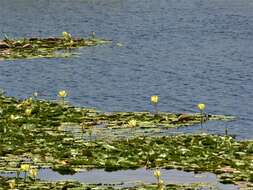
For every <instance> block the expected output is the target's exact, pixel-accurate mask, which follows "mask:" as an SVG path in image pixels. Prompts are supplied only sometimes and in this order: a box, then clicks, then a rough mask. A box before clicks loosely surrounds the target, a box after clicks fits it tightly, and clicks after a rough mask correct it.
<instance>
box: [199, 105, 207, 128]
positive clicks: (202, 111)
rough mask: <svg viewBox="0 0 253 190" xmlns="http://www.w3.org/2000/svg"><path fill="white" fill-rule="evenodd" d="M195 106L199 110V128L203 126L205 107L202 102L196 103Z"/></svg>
mask: <svg viewBox="0 0 253 190" xmlns="http://www.w3.org/2000/svg"><path fill="white" fill-rule="evenodd" d="M197 108H198V109H199V110H200V115H201V122H200V125H201V128H202V127H203V122H204V120H205V112H204V111H205V108H206V105H205V104H203V103H199V104H197Z"/></svg>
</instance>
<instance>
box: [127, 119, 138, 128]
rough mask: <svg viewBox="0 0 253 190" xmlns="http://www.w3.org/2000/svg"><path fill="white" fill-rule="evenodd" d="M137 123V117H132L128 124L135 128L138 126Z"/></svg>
mask: <svg viewBox="0 0 253 190" xmlns="http://www.w3.org/2000/svg"><path fill="white" fill-rule="evenodd" d="M136 125H137V121H136V120H135V119H131V120H130V121H128V126H129V127H131V128H133V127H136Z"/></svg>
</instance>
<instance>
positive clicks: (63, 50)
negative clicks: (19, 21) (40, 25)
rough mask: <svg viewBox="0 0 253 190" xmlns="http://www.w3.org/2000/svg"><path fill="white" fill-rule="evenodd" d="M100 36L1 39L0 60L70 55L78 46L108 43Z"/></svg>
mask: <svg viewBox="0 0 253 190" xmlns="http://www.w3.org/2000/svg"><path fill="white" fill-rule="evenodd" d="M108 42H109V41H108V40H104V39H99V38H95V37H93V38H87V39H84V38H68V39H66V38H64V37H59V38H56V37H55V38H24V39H8V38H6V39H4V40H0V60H5V59H24V58H25V59H33V58H42V57H45V58H51V57H68V56H70V55H72V54H73V52H72V50H73V49H75V48H78V47H88V46H96V45H101V44H105V43H108Z"/></svg>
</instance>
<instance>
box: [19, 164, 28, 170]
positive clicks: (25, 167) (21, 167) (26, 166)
mask: <svg viewBox="0 0 253 190" xmlns="http://www.w3.org/2000/svg"><path fill="white" fill-rule="evenodd" d="M29 168H30V165H29V164H21V166H20V169H21V171H24V172H28V171H29Z"/></svg>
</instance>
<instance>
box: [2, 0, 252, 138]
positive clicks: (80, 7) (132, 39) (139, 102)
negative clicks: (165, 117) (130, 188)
mask: <svg viewBox="0 0 253 190" xmlns="http://www.w3.org/2000/svg"><path fill="white" fill-rule="evenodd" d="M252 8H253V2H252V1H251V0H244V1H237V0H212V1H209V0H191V1H188V0H170V1H169V0H158V1H154V0H143V1H134V0H107V1H100V0H76V1H74V2H73V1H71V2H70V1H67V0H54V1H53V0H52V1H51V0H36V1H35V0H0V38H3V37H4V34H7V35H8V36H10V37H15V38H19V37H31V36H40V37H47V36H59V35H61V32H62V31H68V32H70V33H71V34H72V35H73V36H79V37H87V36H88V35H89V34H90V33H91V31H95V32H96V34H97V36H98V37H104V38H106V39H112V40H113V42H112V44H110V45H105V46H100V47H92V48H82V49H79V50H77V51H76V53H77V54H78V55H77V56H75V57H71V58H66V59H60V58H55V59H34V60H16V61H0V87H1V88H3V89H5V90H6V91H7V94H8V95H10V96H16V97H20V98H25V97H28V96H30V95H31V94H32V93H33V92H34V91H38V92H39V93H40V94H41V97H42V98H46V99H55V98H56V97H57V95H56V94H57V92H58V91H59V90H60V89H66V90H67V91H68V92H69V94H70V96H69V98H68V100H69V101H71V102H72V103H73V104H75V105H79V106H89V107H97V108H98V109H100V110H103V111H143V110H151V109H152V107H151V105H150V104H149V97H150V96H151V95H154V94H157V95H159V96H160V102H159V110H161V111H173V112H195V111H196V107H195V105H196V104H197V103H199V102H204V103H206V105H207V112H209V113H215V114H230V115H235V116H237V117H238V120H237V121H235V122H231V123H226V124H224V123H219V125H218V126H217V125H213V124H209V125H208V126H207V127H208V129H209V130H210V131H212V132H220V133H221V132H223V131H224V127H225V126H227V127H228V128H229V132H230V133H233V134H237V135H238V138H243V139H245V138H252V137H253V127H252V124H253V119H252V114H253V109H252V107H253V94H252V91H253V85H252V84H253V83H252V82H253V77H252V72H253V67H252V60H253V56H252V52H253V46H252V40H253V35H252V34H253V32H252V31H253V22H252V21H253V12H252ZM117 42H120V43H122V44H123V47H117V46H116V43H117ZM191 129H192V128H191ZM191 129H190V130H191ZM186 130H188V129H186Z"/></svg>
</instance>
